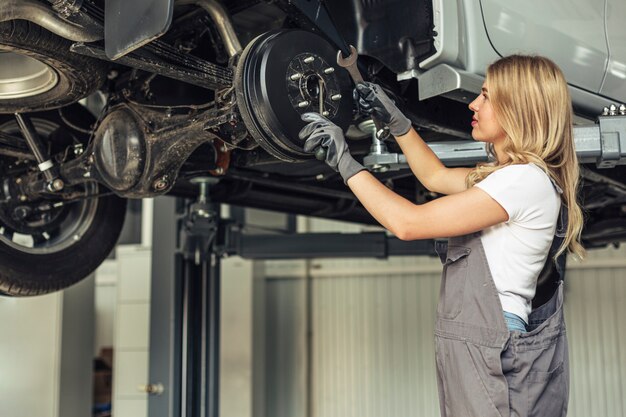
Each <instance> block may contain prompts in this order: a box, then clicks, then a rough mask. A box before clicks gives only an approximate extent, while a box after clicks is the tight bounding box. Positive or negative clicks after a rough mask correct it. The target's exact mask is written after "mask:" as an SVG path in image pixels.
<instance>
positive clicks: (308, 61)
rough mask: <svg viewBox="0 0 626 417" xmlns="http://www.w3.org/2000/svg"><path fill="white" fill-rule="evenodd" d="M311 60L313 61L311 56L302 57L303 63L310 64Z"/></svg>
mask: <svg viewBox="0 0 626 417" xmlns="http://www.w3.org/2000/svg"><path fill="white" fill-rule="evenodd" d="M313 61H315V58H314V57H312V56H307V57H306V58H304V63H305V64H310V63H311V62H313Z"/></svg>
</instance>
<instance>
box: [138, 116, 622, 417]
mask: <svg viewBox="0 0 626 417" xmlns="http://www.w3.org/2000/svg"><path fill="white" fill-rule="evenodd" d="M625 113H626V109H624V107H623V106H622V108H620V109H619V113H618V111H617V109H613V108H611V109H610V111H607V114H605V115H603V116H601V117H600V118H599V123H598V124H596V125H590V126H582V127H576V128H575V129H574V133H575V142H576V150H577V154H578V156H579V160H580V161H581V162H595V163H596V164H597V166H598V167H611V166H615V165H616V164H625V163H626V123H624V122H625V121H626V114H625ZM375 141H376V137H375V135H373V146H372V149H373V150H375V149H376V150H381V149H382V152H379V153H378V154H376V153H375V152H372V153H371V154H370V155H369V156H368V157H369V160H368V161H367V162H368V163H366V165H368V166H369V167H370V169H372V168H375V169H376V168H378V169H379V170H395V169H401V168H404V167H405V165H406V160H405V158H404V155H398V154H389V153H386V149H385V148H384V147H381V146H380V145H381V144H380V143H378V142H375ZM430 146H431V148H433V150H434V151H435V153H436V154H437V155H438V156H439V157H440V159H441V160H442V161H443V162H444V163H445V164H446V165H448V166H454V165H460V164H461V162H463V163H465V164H467V163H469V162H473V163H475V162H478V161H480V160H485V158H486V154H485V153H484V148H483V147H482V146H479V147H477V146H476V144H475V143H472V142H469V143H468V142H465V143H454V144H453V143H451V142H449V143H447V144H444V143H441V144H436V143H435V144H431V145H430ZM381 167H382V169H380V168H381ZM214 181H215V179H214V178H212V177H200V178H195V179H194V182H195V183H197V184H199V187H200V193H199V198H198V200H197V201H195V202H194V201H190V200H185V199H180V198H178V199H174V198H168V197H160V198H157V199H156V200H155V205H154V225H155V227H154V231H153V255H152V258H153V261H152V283H153V285H152V295H151V329H150V330H151V332H150V346H151V354H150V367H149V369H150V376H149V380H150V381H151V383H150V384H148V385H146V386H145V389H144V390H145V391H146V392H147V393H149V394H153V395H152V396H150V397H149V402H148V410H149V415H150V417H179V416H181V417H216V416H218V415H219V414H218V413H219V343H220V282H221V276H220V259H221V258H222V257H224V256H235V255H236V256H240V257H242V258H246V259H306V258H347V257H368V258H372V257H374V258H387V257H389V256H409V255H410V256H418V255H428V256H436V255H437V251H436V247H437V249H439V248H438V246H439V245H440V242H439V241H435V240H423V241H412V242H405V241H400V240H398V239H396V238H394V237H391V236H388V235H387V234H386V233H385V232H376V233H356V234H343V233H297V234H295V233H292V234H282V235H281V234H250V233H248V232H246V231H245V228H244V226H245V225H244V224H243V220H242V219H239V220H233V219H222V218H221V217H220V205H219V204H215V203H211V202H210V201H208V194H209V193H208V190H209V186H210V185H211V184H212V183H213V182H214ZM173 219H174V221H172V220H173Z"/></svg>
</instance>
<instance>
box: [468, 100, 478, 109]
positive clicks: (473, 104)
mask: <svg viewBox="0 0 626 417" xmlns="http://www.w3.org/2000/svg"><path fill="white" fill-rule="evenodd" d="M476 101H477V99H474V101H472V102H471V103H470V104H469V105H468V106H467V107H469V109H470V110H471V111H473V112H477V111H478V106H477V105H476Z"/></svg>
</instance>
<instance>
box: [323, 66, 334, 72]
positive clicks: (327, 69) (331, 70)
mask: <svg viewBox="0 0 626 417" xmlns="http://www.w3.org/2000/svg"><path fill="white" fill-rule="evenodd" d="M333 72H335V68H333V67H328V68H326V69H324V74H332V73H333Z"/></svg>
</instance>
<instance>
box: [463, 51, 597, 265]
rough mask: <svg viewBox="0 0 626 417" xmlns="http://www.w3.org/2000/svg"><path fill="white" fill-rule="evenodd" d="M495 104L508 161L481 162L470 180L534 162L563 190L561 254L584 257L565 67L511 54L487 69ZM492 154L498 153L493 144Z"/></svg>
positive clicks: (547, 60)
mask: <svg viewBox="0 0 626 417" xmlns="http://www.w3.org/2000/svg"><path fill="white" fill-rule="evenodd" d="M487 81H488V88H489V100H490V101H491V104H492V106H493V109H494V114H495V117H496V120H497V121H498V122H499V123H500V126H501V127H502V129H503V130H504V132H505V133H506V139H505V142H504V145H503V147H502V152H503V153H504V155H500V156H506V157H507V158H506V162H504V163H501V164H500V163H498V162H495V163H481V164H478V165H477V166H476V168H475V169H473V170H472V171H471V172H470V173H469V175H468V176H467V186H468V187H471V186H473V185H474V184H476V183H478V182H480V181H481V180H483V179H484V178H486V177H487V176H488V175H489V174H491V173H492V172H494V171H496V170H498V169H501V168H504V167H506V166H509V165H514V164H528V163H534V164H535V165H537V166H539V167H541V168H542V169H543V170H544V171H545V172H546V173H547V174H548V175H549V176H550V178H552V180H554V182H555V183H556V184H557V185H558V186H559V187H560V188H561V189H562V190H563V194H562V195H561V199H562V202H563V203H564V204H565V206H566V207H567V208H568V215H569V222H568V225H567V231H566V235H565V239H564V242H563V244H562V245H561V247H560V248H559V250H558V252H557V256H558V255H559V254H561V253H562V252H563V251H565V250H566V249H569V251H570V252H571V253H574V254H575V255H577V256H578V257H579V258H583V257H584V255H585V249H584V248H583V246H582V245H581V243H580V235H581V232H582V226H583V214H582V210H581V208H580V206H579V205H578V203H577V201H576V191H577V189H578V177H579V168H578V158H577V157H576V152H575V149H574V138H573V131H572V103H571V99H570V95H569V90H568V88H567V82H566V81H565V77H564V76H563V73H562V72H561V70H560V69H559V67H558V66H557V65H556V64H555V63H554V62H552V61H551V60H549V59H547V58H544V57H540V56H523V55H512V56H507V57H504V58H502V59H499V60H498V61H496V62H494V63H493V64H491V65H490V66H489V67H488V68H487ZM487 146H488V152H489V153H491V154H495V150H494V148H493V144H488V145H487Z"/></svg>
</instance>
